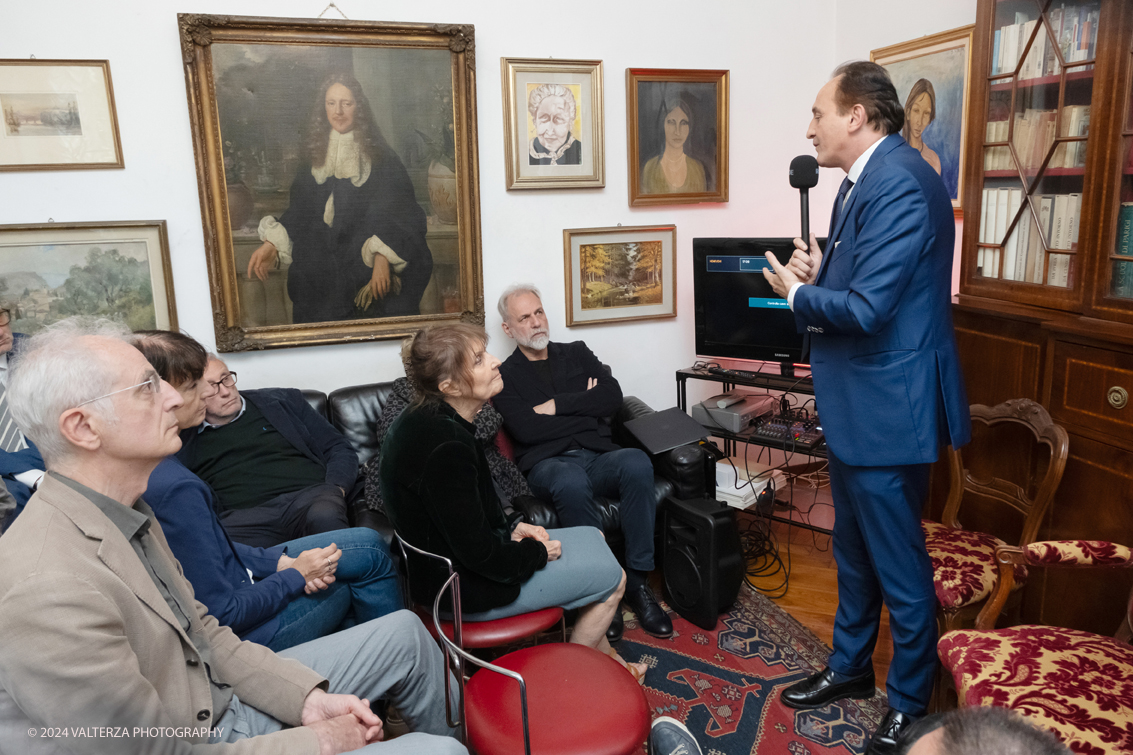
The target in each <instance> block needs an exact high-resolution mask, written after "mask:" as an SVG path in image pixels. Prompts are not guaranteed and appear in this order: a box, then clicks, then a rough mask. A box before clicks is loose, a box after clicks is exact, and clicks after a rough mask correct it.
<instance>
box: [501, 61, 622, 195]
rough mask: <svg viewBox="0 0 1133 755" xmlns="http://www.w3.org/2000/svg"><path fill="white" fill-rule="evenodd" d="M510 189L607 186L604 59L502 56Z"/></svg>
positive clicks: (506, 166) (505, 138)
mask: <svg viewBox="0 0 1133 755" xmlns="http://www.w3.org/2000/svg"><path fill="white" fill-rule="evenodd" d="M500 74H501V78H502V81H503V104H504V167H505V172H506V185H507V188H508V189H509V190H512V189H579V188H595V187H602V186H605V185H606V159H605V152H604V147H603V143H604V138H605V127H604V125H603V118H604V116H603V92H602V61H600V60H545V59H536V58H500Z"/></svg>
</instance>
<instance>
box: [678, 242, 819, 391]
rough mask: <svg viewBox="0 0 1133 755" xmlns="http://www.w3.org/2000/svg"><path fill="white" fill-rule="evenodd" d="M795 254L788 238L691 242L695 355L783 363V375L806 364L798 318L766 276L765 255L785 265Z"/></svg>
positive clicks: (767, 265) (766, 264) (766, 263)
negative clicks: (795, 365)
mask: <svg viewBox="0 0 1133 755" xmlns="http://www.w3.org/2000/svg"><path fill="white" fill-rule="evenodd" d="M818 246H819V248H825V246H826V239H825V238H821V239H819V240H818ZM794 251H795V244H794V241H793V239H789V238H754V239H723V238H719V239H693V240H692V260H693V275H692V280H693V303H694V309H695V312H696V353H697V356H701V357H708V358H722V359H751V360H757V361H764V362H779V363H780V364H781V365H782V368H783V372H784V374H788V373H789V371H790V365H793V364H795V363H797V362H801V361H802V354H803V334H802V333H799V332H798V329H797V328H796V327H795V315H794V313H793V312H791V310H790V308H789V307H788V306H787V300H786V299H783V298H781V297H779V295H777V294H776V293H775V292H774V291H773V290H772V289H771V284H769V283H768V282H767V281H766V280H765V279H764V277H763V269H764V268H765V267H769V266H770V265H769V263H768V262H767V259H766V258H765V257H764V254H765V253H766V252H771V253H772V254H774V255H775V258H776V259H777V260H779V261H780V262H782V263H784V264H786V262H787V261H788V260H789V259H790V258H791V255H792V254H793V253H794Z"/></svg>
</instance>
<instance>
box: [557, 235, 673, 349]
mask: <svg viewBox="0 0 1133 755" xmlns="http://www.w3.org/2000/svg"><path fill="white" fill-rule="evenodd" d="M676 255H677V227H676V226H675V225H640V226H613V227H606V228H573V229H567V230H564V231H563V257H564V265H565V278H566V324H567V327H573V326H575V325H595V324H598V323H611V322H630V321H633V320H656V319H661V318H667V317H676V316H677V261H676Z"/></svg>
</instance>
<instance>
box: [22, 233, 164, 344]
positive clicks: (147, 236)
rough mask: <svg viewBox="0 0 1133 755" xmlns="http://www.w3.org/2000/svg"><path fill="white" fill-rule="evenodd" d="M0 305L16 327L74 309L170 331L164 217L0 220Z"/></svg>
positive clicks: (28, 329)
mask: <svg viewBox="0 0 1133 755" xmlns="http://www.w3.org/2000/svg"><path fill="white" fill-rule="evenodd" d="M0 305H2V306H3V307H4V308H6V309H8V310H9V311H10V312H11V313H12V330H14V331H16V332H17V333H35V332H36V331H38V330H41V329H43V328H44V327H46V326H48V325H50V324H52V323H53V322H56V321H58V320H62V319H64V318H66V317H70V316H72V315H98V316H100V317H110V318H113V319H115V320H120V321H122V322H124V323H125V324H126V325H127V326H128V327H129V328H130V329H131V330H155V329H156V330H175V329H176V328H177V305H176V302H175V301H174V298H173V274H172V272H171V271H170V269H169V237H168V234H167V233H166V230H165V221H164V220H139V221H123V222H111V223H41V224H36V225H0Z"/></svg>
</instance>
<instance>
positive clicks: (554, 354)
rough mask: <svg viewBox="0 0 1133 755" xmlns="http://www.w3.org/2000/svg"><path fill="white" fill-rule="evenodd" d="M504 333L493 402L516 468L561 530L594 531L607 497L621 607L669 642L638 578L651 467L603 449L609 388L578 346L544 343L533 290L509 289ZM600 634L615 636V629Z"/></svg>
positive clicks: (609, 445)
mask: <svg viewBox="0 0 1133 755" xmlns="http://www.w3.org/2000/svg"><path fill="white" fill-rule="evenodd" d="M499 311H500V316H501V317H502V318H503V321H504V322H503V329H504V333H506V334H507V335H508V336H510V337H512V338H514V339H515V342H516V344H517V348H516V350H515V351H514V352H512V355H511V356H510V357H508V358H507V360H506V361H505V362H504V363H503V364H501V365H500V375H501V376H502V377H503V379H504V387H503V390H502V391H500V393H499V394H498V395H497V396H496V397H495V398H494V399H493V400H492V401H493V404H494V405H495V407H496V409H497V410H498V411H499V413H500V414H502V415H503V418H504V426H505V427H506V428H507V431H508V433H510V434H511V437H512V438H513V439H514V441H515V452H516V462H517V463H518V464H519V468H520V469H521V470H523V472H524V473H526V474H527V483H528V484H529V485H530V486H531V490H532V492H533V493H535V495H537V496H539V497H540V498H543V499H545V500H549V501H551V502H552V503H553V505H554V507H555V510H556V511H557V512H558V515H559V520H560V521H561V522H562V525H563V526H564V527H581V526H591V527H597V528H598V529H599V530H600V529H602V522H601V518H600V517H599V513H598V507H597V506H596V505H595V503H594V497H595V496H596V495H616V496H617V497H618V498H619V499H620V500H621V505H620V507H619V510H620V512H621V517H622V531H623V533H624V534H625V567H626V591H625V602H626V603H627V604H629V607H630V608H632V609H633V612H634V613H635V614H637V619H638V622H639V623H640V624H641V628H642V629H644V630H645V631H646V632H648V633H649V634H652V635H654V636H656V637H671V636H672V634H673V624H672V622H671V621H670V620H669V617H668V616H667V615H666V614H665V612H664V611H663V610H661V607H660V606H659V605H658V604H657V600H656V598H654V597H653V593H652V591H651V590H650V589H649V584H648V582H647V577H648V575H649V572H650V571H652V570H653V526H654V523H655V522H656V519H657V510H656V509H657V506H656V498H655V496H654V494H653V465H652V464H651V463H650V461H649V457H648V456H646V454H645V452H644V451H641V450H640V449H637V448H622V447H621V446H619V445H617V444H616V443H614V442H613V441H612V440H610V427H609V424H608V423H607V422H605V421H604V420H605V419H606V418H608V417H610V416H612V415H613V414H614V412H616V411H617V410H618V407H619V406H621V403H622V389H621V386H619V385H618V381H617V380H615V379H614V378H613V376H612V375H610V374H609V372H608V371H607V370H606V369H605V367H604V366H603V365H602V363H601V362H600V361H598V358H597V357H595V356H594V353H593V352H592V351H590V349H588V348H587V347H586V344H584V343H583V342H582V341H575V342H574V343H551V340H550V337H549V335H548V333H549V331H548V325H547V316H546V313H545V312H544V311H543V302H542V297H541V296H540V295H539V290H538V289H536V288H535V287H534V286H530V285H514V286H510V287H509V288H508V289H507V290H505V291H504V293H503V295H502V296H501V297H500V301H499ZM619 617H620V613H619V614H618V615H617V616H616V617H615V621H614V626H612V627H611V630H610V633H609V634H608V635H607V636H608V637H609V638H610V639H611V640H613V639H615V638H616V637H620V636H621V632H620V624H619V621H618V618H619Z"/></svg>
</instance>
